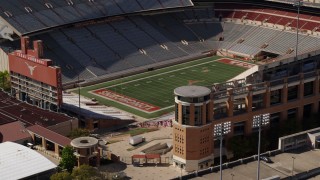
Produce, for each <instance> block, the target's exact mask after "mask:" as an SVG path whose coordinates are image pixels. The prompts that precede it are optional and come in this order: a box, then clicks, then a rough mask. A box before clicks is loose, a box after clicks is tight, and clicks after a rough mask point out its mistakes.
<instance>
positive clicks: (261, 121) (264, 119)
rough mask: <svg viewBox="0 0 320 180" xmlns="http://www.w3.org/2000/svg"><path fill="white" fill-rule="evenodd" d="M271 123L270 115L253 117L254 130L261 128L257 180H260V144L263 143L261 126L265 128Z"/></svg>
mask: <svg viewBox="0 0 320 180" xmlns="http://www.w3.org/2000/svg"><path fill="white" fill-rule="evenodd" d="M269 122H270V114H269V113H267V114H259V115H255V116H253V124H252V127H253V128H257V127H258V128H259V142H258V168H257V180H260V143H261V126H265V125H267V124H269Z"/></svg>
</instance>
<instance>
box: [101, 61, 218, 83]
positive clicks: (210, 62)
mask: <svg viewBox="0 0 320 180" xmlns="http://www.w3.org/2000/svg"><path fill="white" fill-rule="evenodd" d="M217 60H219V59H215V60H210V61H209V62H203V63H200V64H195V65H191V66H187V67H183V68H180V69H176V70H171V71H167V72H163V73H159V74H154V75H151V76H146V77H143V78H139V79H135V80H131V81H127V82H123V83H120V84H116V85H111V86H107V87H105V88H110V87H113V86H119V85H122V84H127V83H130V82H135V81H140V80H142V79H148V78H151V77H155V76H159V75H163V74H168V73H171V72H176V71H180V70H183V69H188V68H191V67H195V66H200V65H203V64H208V63H211V62H214V61H217ZM101 89H102V88H101Z"/></svg>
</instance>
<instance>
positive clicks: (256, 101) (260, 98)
mask: <svg viewBox="0 0 320 180" xmlns="http://www.w3.org/2000/svg"><path fill="white" fill-rule="evenodd" d="M263 102H264V94H257V95H253V96H252V110H253V111H255V110H258V109H261V108H263V107H264V104H263Z"/></svg>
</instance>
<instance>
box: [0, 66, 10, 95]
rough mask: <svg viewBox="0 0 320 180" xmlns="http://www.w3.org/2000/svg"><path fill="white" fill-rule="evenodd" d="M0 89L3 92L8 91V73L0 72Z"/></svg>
mask: <svg viewBox="0 0 320 180" xmlns="http://www.w3.org/2000/svg"><path fill="white" fill-rule="evenodd" d="M0 87H1V88H2V89H3V90H5V91H9V90H10V74H9V73H8V71H4V72H0Z"/></svg>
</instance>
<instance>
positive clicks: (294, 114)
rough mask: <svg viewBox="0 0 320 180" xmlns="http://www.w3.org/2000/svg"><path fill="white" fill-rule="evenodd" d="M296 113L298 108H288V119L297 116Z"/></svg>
mask: <svg viewBox="0 0 320 180" xmlns="http://www.w3.org/2000/svg"><path fill="white" fill-rule="evenodd" d="M296 114H297V109H296V108H293V109H289V110H288V119H294V118H296Z"/></svg>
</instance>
